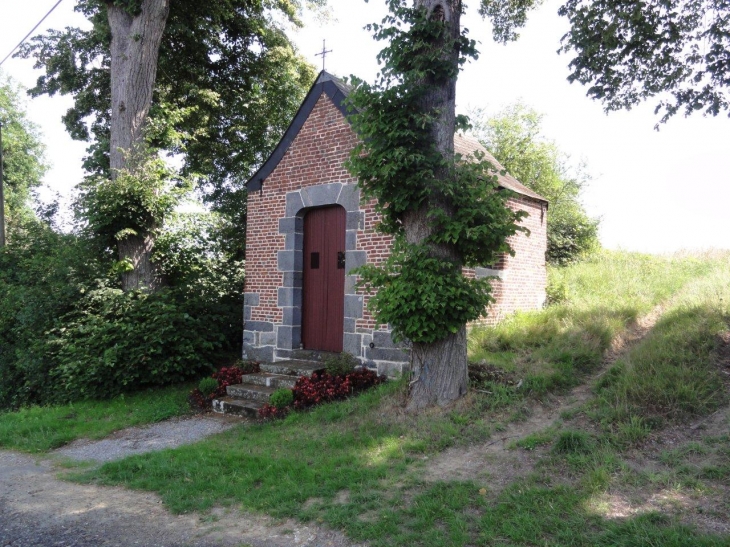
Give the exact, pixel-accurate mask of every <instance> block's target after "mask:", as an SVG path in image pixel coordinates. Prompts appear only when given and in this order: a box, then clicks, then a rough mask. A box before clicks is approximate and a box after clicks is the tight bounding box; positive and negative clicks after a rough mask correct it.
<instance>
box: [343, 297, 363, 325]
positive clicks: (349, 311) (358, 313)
mask: <svg viewBox="0 0 730 547" xmlns="http://www.w3.org/2000/svg"><path fill="white" fill-rule="evenodd" d="M362 302H363V299H362V296H360V295H357V294H346V295H345V317H354V318H355V319H358V318H360V317H362V309H363V305H362Z"/></svg>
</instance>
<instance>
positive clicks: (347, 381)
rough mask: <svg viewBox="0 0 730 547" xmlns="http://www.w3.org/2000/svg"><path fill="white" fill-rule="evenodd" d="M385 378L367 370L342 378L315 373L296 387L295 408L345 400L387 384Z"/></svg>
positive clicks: (300, 380) (354, 372) (363, 369)
mask: <svg viewBox="0 0 730 547" xmlns="http://www.w3.org/2000/svg"><path fill="white" fill-rule="evenodd" d="M385 380H386V378H385V376H378V375H377V373H375V372H373V371H372V370H369V369H367V368H364V367H363V368H359V369H355V370H354V371H352V372H350V373H348V374H344V375H341V376H333V375H331V374H329V373H327V372H315V373H313V374H312V376H311V377H306V376H303V377H301V378H299V380H297V383H296V385H295V386H294V408H297V409H302V408H308V407H310V406H314V405H318V404H320V403H329V402H331V401H337V400H339V399H344V398H346V397H349V396H350V395H353V394H355V393H358V392H360V391H364V390H365V389H368V388H370V387H373V386H376V385H378V384H382V383H383V382H385Z"/></svg>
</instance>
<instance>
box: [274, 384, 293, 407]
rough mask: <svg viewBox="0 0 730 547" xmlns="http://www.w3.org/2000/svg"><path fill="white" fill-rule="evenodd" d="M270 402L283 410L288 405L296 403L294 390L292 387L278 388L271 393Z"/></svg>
mask: <svg viewBox="0 0 730 547" xmlns="http://www.w3.org/2000/svg"><path fill="white" fill-rule="evenodd" d="M269 404H271V406H273V407H275V408H276V409H277V410H282V409H284V408H286V407H288V406H291V405H292V404H294V392H293V391H292V390H291V389H287V388H281V389H277V390H276V391H275V392H274V393H272V394H271V397H270V398H269Z"/></svg>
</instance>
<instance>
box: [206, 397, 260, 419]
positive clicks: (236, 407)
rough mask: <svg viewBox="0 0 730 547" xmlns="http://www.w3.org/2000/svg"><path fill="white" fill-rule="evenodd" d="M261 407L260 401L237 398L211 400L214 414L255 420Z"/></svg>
mask: <svg viewBox="0 0 730 547" xmlns="http://www.w3.org/2000/svg"><path fill="white" fill-rule="evenodd" d="M262 406H264V403H262V402H260V401H253V400H251V399H239V398H237V397H221V398H219V399H214V400H213V412H215V413H216V414H228V415H234V416H248V417H251V418H256V417H257V416H258V412H259V408H261V407H262Z"/></svg>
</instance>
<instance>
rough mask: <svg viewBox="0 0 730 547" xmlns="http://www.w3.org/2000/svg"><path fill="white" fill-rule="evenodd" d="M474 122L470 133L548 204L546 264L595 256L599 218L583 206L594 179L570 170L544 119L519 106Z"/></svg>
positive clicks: (476, 115) (475, 115)
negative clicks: (547, 135) (548, 135)
mask: <svg viewBox="0 0 730 547" xmlns="http://www.w3.org/2000/svg"><path fill="white" fill-rule="evenodd" d="M470 117H471V121H472V131H473V132H474V133H475V134H476V136H477V138H478V139H479V140H480V141H481V143H482V144H483V145H484V146H485V147H486V148H487V149H488V150H489V151H490V152H491V153H492V154H493V155H494V157H495V158H496V159H497V161H499V162H500V163H501V164H502V165H503V166H504V168H505V169H506V170H507V171H508V172H509V173H510V174H511V175H512V176H514V177H515V178H516V179H517V180H519V181H520V182H521V183H523V184H524V185H525V186H527V187H528V188H531V189H532V190H534V191H535V192H537V193H538V194H540V195H542V196H543V197H545V198H546V199H547V200H548V201H549V202H550V210H549V212H548V232H547V235H548V249H547V259H548V262H549V263H550V264H556V265H565V264H568V263H571V262H574V261H576V260H578V259H580V258H584V257H586V256H588V255H590V254H591V253H593V252H595V251H597V250H598V249H599V248H600V243H599V241H598V219H592V218H590V217H589V216H588V215H587V214H586V212H585V210H584V208H583V205H582V204H581V203H580V194H581V192H582V190H583V189H584V188H585V186H586V184H587V183H588V182H589V181H590V176H589V175H588V174H587V173H586V171H585V169H584V166H583V165H579V166H577V167H572V166H571V164H570V161H569V157H568V156H567V155H565V154H564V153H562V152H561V151H560V149H559V148H558V146H557V144H556V143H554V142H552V141H549V140H547V139H545V137H544V136H543V135H542V134H541V131H542V129H541V123H542V115H540V114H538V113H537V112H536V111H535V110H533V109H531V108H529V107H527V106H525V105H523V104H522V103H519V102H518V103H516V104H514V105H512V106H509V107H507V108H506V109H504V110H503V111H502V112H499V113H498V114H496V115H495V116H493V117H491V118H486V116H485V113H484V110H482V109H476V110H474V111H472V112H471V113H470Z"/></svg>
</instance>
